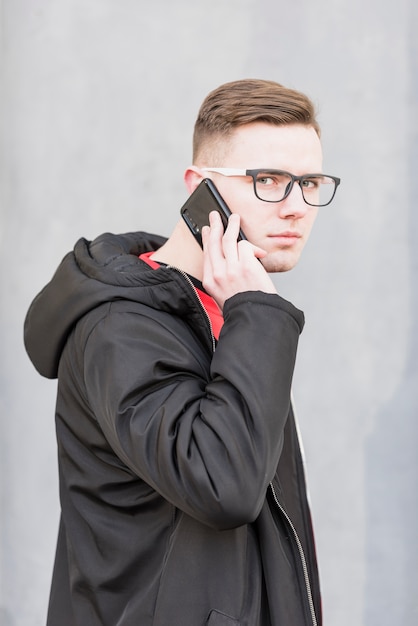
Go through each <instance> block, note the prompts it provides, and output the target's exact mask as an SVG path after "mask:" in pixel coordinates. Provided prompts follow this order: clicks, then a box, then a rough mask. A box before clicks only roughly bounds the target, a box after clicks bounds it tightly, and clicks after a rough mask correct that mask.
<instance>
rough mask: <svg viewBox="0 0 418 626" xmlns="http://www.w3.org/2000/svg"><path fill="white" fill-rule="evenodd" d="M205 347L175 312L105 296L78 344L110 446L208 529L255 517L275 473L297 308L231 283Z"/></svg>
mask: <svg viewBox="0 0 418 626" xmlns="http://www.w3.org/2000/svg"><path fill="white" fill-rule="evenodd" d="M224 316H225V323H224V326H223V329H222V332H221V335H220V338H219V341H218V344H217V348H216V350H215V352H214V353H213V354H208V351H207V349H206V348H205V349H203V346H202V344H201V342H200V341H199V340H198V338H197V337H196V335H195V334H194V333H193V332H192V329H191V328H190V327H189V326H188V325H187V324H186V323H185V322H184V320H182V319H180V318H175V317H173V316H170V317H169V319H168V316H167V314H163V313H161V312H156V311H155V310H151V309H148V310H146V309H145V308H144V307H143V308H142V309H141V310H139V311H138V310H137V309H135V305H134V304H130V305H127V303H112V304H111V305H108V306H107V308H106V314H104V315H103V316H102V317H101V319H100V321H99V322H98V323H97V324H96V325H95V327H94V329H93V330H92V331H91V332H90V334H89V336H88V340H87V341H86V345H85V350H84V380H85V386H86V393H87V397H88V402H89V403H90V405H91V407H92V410H93V411H94V413H95V416H96V419H98V421H99V423H100V426H101V428H102V429H103V432H104V433H105V436H106V438H107V440H108V442H109V444H110V445H111V446H112V448H113V450H114V451H115V453H116V454H117V455H118V457H119V458H120V459H121V460H122V461H123V462H124V463H125V464H126V465H127V466H128V467H129V468H130V470H131V471H132V472H134V473H135V474H136V475H137V476H139V477H141V478H142V479H143V480H144V481H146V482H147V483H148V484H150V485H151V486H152V487H153V488H154V489H155V490H156V491H157V492H159V493H160V494H161V495H162V496H163V497H164V498H166V499H167V500H168V501H170V502H171V503H172V504H173V505H174V506H176V507H178V508H179V509H181V510H183V511H185V512H186V513H187V514H189V515H191V516H192V517H194V518H196V519H198V520H199V521H201V522H202V523H205V524H208V525H210V526H212V527H215V528H219V529H221V528H232V527H236V526H240V525H242V524H245V523H249V522H251V521H253V520H254V519H255V518H256V517H257V515H258V513H259V511H260V510H261V507H262V504H263V501H264V497H265V491H266V488H267V485H268V483H269V481H270V480H271V479H272V477H273V474H274V472H275V469H276V466H277V463H278V460H279V458H280V452H281V447H282V440H283V430H284V426H285V423H286V420H287V416H288V412H289V407H290V390H291V381H292V375H293V369H294V364H295V357H296V349H297V342H298V337H299V334H300V331H301V329H302V326H303V314H302V313H301V312H300V311H298V310H297V309H295V308H294V307H293V306H292V305H291V304H290V303H288V302H286V301H285V300H283V299H282V298H280V297H279V296H276V295H271V294H264V293H261V292H248V293H245V294H238V295H237V296H234V298H231V299H230V300H229V301H228V302H227V303H226V306H225V310H224Z"/></svg>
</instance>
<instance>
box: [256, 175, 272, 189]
mask: <svg viewBox="0 0 418 626" xmlns="http://www.w3.org/2000/svg"><path fill="white" fill-rule="evenodd" d="M257 185H263V186H264V187H268V186H269V185H277V181H276V180H275V179H274V178H273V176H267V174H265V175H262V176H257Z"/></svg>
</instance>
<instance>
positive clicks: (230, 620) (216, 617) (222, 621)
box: [206, 609, 240, 626]
mask: <svg viewBox="0 0 418 626" xmlns="http://www.w3.org/2000/svg"><path fill="white" fill-rule="evenodd" d="M239 625H240V621H239V620H237V619H235V618H234V617H230V616H229V615H226V614H225V613H221V612H220V611H216V610H215V609H213V610H212V611H211V612H210V613H209V617H208V619H207V622H206V626H239Z"/></svg>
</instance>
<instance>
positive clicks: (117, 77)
mask: <svg viewBox="0 0 418 626" xmlns="http://www.w3.org/2000/svg"><path fill="white" fill-rule="evenodd" d="M1 9H2V12H1V20H2V24H1V26H2V29H1V51H2V59H1V63H2V79H1V85H0V87H1V109H2V121H1V134H2V137H1V143H0V158H1V162H0V166H1V167H0V173H1V216H0V226H1V240H0V241H1V250H0V254H1V259H0V272H1V275H0V278H1V324H0V333H1V336H0V342H1V352H0V354H1V379H0V401H1V414H0V417H1V438H0V470H1V529H0V530H1V581H0V582H1V608H0V622H1V625H2V626H34V625H38V624H43V623H44V620H45V614H46V607H47V601H48V592H49V583H50V577H51V571H52V564H53V556H54V549H55V541H56V534H57V524H58V495H57V475H56V451H55V440H54V422H53V412H54V402H55V389H56V385H55V382H51V381H46V380H43V379H41V377H40V376H39V375H37V374H36V372H35V370H34V369H33V368H32V366H31V364H30V362H29V360H28V359H27V357H26V355H25V353H24V349H23V345H22V325H23V319H24V315H25V313H26V309H27V307H28V305H29V303H30V301H31V299H32V298H33V297H34V296H35V294H36V293H37V292H38V291H39V290H40V289H41V287H42V286H43V285H44V284H45V282H46V281H48V280H49V278H50V277H51V275H52V273H53V271H54V270H55V267H56V265H57V264H58V262H59V261H60V259H61V258H62V256H63V255H64V253H65V252H66V251H67V250H69V249H70V248H71V247H72V246H73V244H74V242H75V241H76V239H78V238H79V237H80V236H85V237H87V238H93V237H94V236H96V235H97V234H99V233H101V232H103V231H114V232H123V231H127V230H137V229H144V230H151V231H158V232H160V233H162V234H166V235H168V234H169V233H170V231H171V228H172V226H173V225H174V223H175V222H176V220H177V218H178V208H179V207H180V205H181V203H182V202H183V201H184V199H185V197H186V191H185V187H184V185H183V182H182V173H183V170H184V169H185V167H186V166H187V165H188V164H189V162H190V158H191V156H190V155H191V148H190V146H191V135H192V127H193V123H194V119H195V116H196V113H197V109H198V107H199V105H200V103H201V101H202V99H203V98H204V96H205V95H206V94H207V92H208V91H209V90H211V89H212V88H214V87H216V86H218V85H219V84H221V83H222V82H225V81H227V80H234V79H237V78H244V77H260V78H270V79H274V80H277V81H279V82H282V83H284V84H286V85H288V86H290V87H295V88H297V89H300V90H302V91H305V92H306V93H308V94H309V95H310V96H311V97H312V98H313V100H314V101H315V102H316V103H317V106H318V109H319V112H320V115H319V118H320V122H321V124H322V127H323V144H324V150H325V164H324V169H325V170H326V171H327V172H329V173H331V174H335V175H339V176H341V178H342V180H343V182H342V186H341V188H340V190H339V192H338V196H337V199H336V201H335V203H334V204H333V205H331V206H330V207H328V208H326V209H323V210H321V213H320V216H319V218H318V221H317V224H316V226H315V229H314V232H313V235H312V237H311V240H310V242H309V244H308V247H307V249H306V252H305V256H304V257H303V260H302V261H301V263H300V264H299V266H298V267H297V268H296V269H295V270H294V271H292V272H290V273H289V274H286V275H281V276H277V277H276V279H275V280H276V282H277V285H278V288H279V290H280V293H281V294H282V295H283V296H284V297H286V298H288V299H290V300H291V301H293V302H294V303H295V304H296V305H297V306H299V307H300V308H302V309H303V310H304V311H305V314H306V318H307V324H306V327H305V330H304V332H303V335H302V337H301V343H300V351H299V357H298V363H297V368H296V373H295V381H294V394H295V400H296V407H297V410H298V414H299V421H300V425H301V429H302V432H303V437H304V444H305V452H306V462H307V468H308V477H309V484H310V492H311V500H312V508H313V515H314V520H315V527H316V537H317V548H318V553H319V563H320V571H321V578H322V585H323V604H324V613H325V623H326V624H327V625H328V626H331V625H332V626H353V625H356V626H362V625H364V626H366V625H367V626H377V625H379V626H389V625H390V626H393V625H394V624H396V625H397V626H399V625H402V626H412V625H415V624H417V623H418V600H417V598H418V594H417V592H418V584H417V583H418V574H417V571H418V568H417V566H416V564H417V557H418V541H417V532H416V531H417V520H418V516H417V513H418V496H417V494H418V490H417V474H418V462H417V454H416V450H417V443H418V441H417V439H418V428H417V395H418V392H417V388H418V386H417V367H418V357H417V349H418V327H417V322H416V311H417V304H418V289H417V262H418V247H417V237H418V217H417V215H418V213H417V187H416V178H417V173H418V172H417V160H418V155H417V94H418V73H417V69H418V68H417V60H418V54H417V52H418V50H417V43H416V42H417V37H416V29H417V25H418V24H417V3H416V2H414V0H398V2H396V3H392V2H388V0H379V1H377V0H370V1H368V2H364V1H362V2H360V1H359V0H334V1H333V2H332V3H330V2H325V0H316V1H315V2H310V0H300V1H298V0H295V2H286V3H284V2H278V1H277V0H239V1H238V0H228V1H227V0H211V2H210V3H208V2H199V1H198V0H193V1H192V0H190V1H188V2H187V1H186V0H176V1H175V2H172V1H171V0H153V1H152V2H142V1H141V0H120V1H118V2H117V1H116V0H54V1H52V0H2V2H1ZM260 367H262V364H260Z"/></svg>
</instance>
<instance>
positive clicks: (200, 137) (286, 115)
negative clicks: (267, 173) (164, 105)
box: [193, 79, 320, 162]
mask: <svg viewBox="0 0 418 626" xmlns="http://www.w3.org/2000/svg"><path fill="white" fill-rule="evenodd" d="M254 122H266V123H268V124H274V125H276V126H284V125H288V124H303V125H305V126H312V127H313V128H314V129H315V130H316V132H317V133H318V135H320V127H319V124H318V122H317V120H316V112H315V108H314V105H313V103H312V102H311V100H310V99H309V98H308V97H307V96H306V95H305V94H303V93H301V92H299V91H295V90H294V89H288V88H287V87H284V86H283V85H280V84H279V83H276V82H274V81H271V80H260V79H244V80H237V81H233V82H229V83H225V84H224V85H221V86H220V87H218V88H217V89H214V90H213V91H211V92H210V93H209V94H208V96H207V97H206V98H205V100H204V101H203V103H202V106H201V107H200V110H199V113H198V116H197V120H196V123H195V127H194V134H193V162H195V161H196V159H197V158H199V157H200V156H202V152H204V151H206V149H209V150H211V149H214V148H215V142H216V141H217V140H218V139H220V138H221V137H223V138H227V137H228V136H230V135H231V133H232V132H233V131H234V130H235V129H236V128H237V127H239V126H243V125H244V124H251V123H254Z"/></svg>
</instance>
